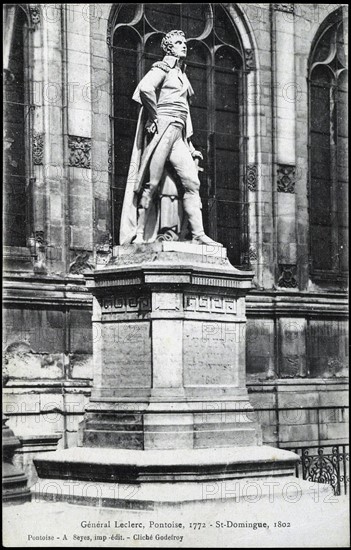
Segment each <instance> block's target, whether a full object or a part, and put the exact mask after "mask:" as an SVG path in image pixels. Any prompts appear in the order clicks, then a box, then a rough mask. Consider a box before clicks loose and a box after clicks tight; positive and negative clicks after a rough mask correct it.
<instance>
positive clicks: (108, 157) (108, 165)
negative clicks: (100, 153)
mask: <svg viewBox="0 0 351 550" xmlns="http://www.w3.org/2000/svg"><path fill="white" fill-rule="evenodd" d="M107 171H108V173H109V174H112V145H111V144H109V146H108V152H107Z"/></svg>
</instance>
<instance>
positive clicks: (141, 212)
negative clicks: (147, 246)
mask: <svg viewBox="0 0 351 550" xmlns="http://www.w3.org/2000/svg"><path fill="white" fill-rule="evenodd" d="M145 214H146V210H145V208H138V225H137V230H136V236H135V238H134V240H133V244H141V243H143V242H144V229H145Z"/></svg>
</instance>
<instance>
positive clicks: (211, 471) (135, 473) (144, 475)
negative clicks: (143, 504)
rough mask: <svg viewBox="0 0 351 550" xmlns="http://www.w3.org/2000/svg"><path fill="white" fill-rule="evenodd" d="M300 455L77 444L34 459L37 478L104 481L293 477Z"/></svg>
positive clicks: (255, 448) (271, 450)
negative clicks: (135, 448) (139, 449)
mask: <svg viewBox="0 0 351 550" xmlns="http://www.w3.org/2000/svg"><path fill="white" fill-rule="evenodd" d="M298 460H299V457H298V455H296V454H295V453H292V452H290V451H283V450H281V449H276V448H274V447H268V446H250V447H234V448H221V449H182V450H181V451H179V452H176V451H174V450H146V451H137V450H129V449H108V448H100V449H98V448H87V447H75V448H72V449H65V450H61V451H56V452H55V453H48V454H46V455H42V456H41V457H38V458H36V459H35V460H34V463H35V466H36V468H37V471H38V475H39V477H40V478H49V479H63V480H64V479H70V480H81V481H91V482H108V483H142V482H160V483H164V482H167V481H173V482H175V481H176V482H181V481H187V482H188V481H196V482H201V481H211V480H219V479H241V478H250V477H267V476H294V475H295V465H296V463H297V461H298Z"/></svg>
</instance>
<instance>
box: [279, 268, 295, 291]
mask: <svg viewBox="0 0 351 550" xmlns="http://www.w3.org/2000/svg"><path fill="white" fill-rule="evenodd" d="M296 271H297V267H296V265H295V264H279V272H280V276H279V279H278V286H279V287H281V288H296V287H297V280H296Z"/></svg>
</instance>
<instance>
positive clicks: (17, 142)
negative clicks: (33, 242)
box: [4, 4, 30, 247]
mask: <svg viewBox="0 0 351 550" xmlns="http://www.w3.org/2000/svg"><path fill="white" fill-rule="evenodd" d="M4 33H5V48H6V49H5V52H4V82H5V85H4V101H5V109H4V133H5V135H4V180H5V181H4V245H5V246H17V247H25V246H26V236H27V226H26V224H27V223H28V216H27V210H28V205H27V198H26V184H27V181H28V178H27V175H28V166H27V163H28V146H27V136H28V115H29V109H30V107H29V97H28V96H29V90H28V87H27V86H28V80H29V79H28V75H27V71H28V65H29V63H28V48H29V46H28V41H29V24H28V17H27V14H26V13H25V11H24V9H22V7H20V6H17V5H16V4H7V5H6V7H5V22H4Z"/></svg>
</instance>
